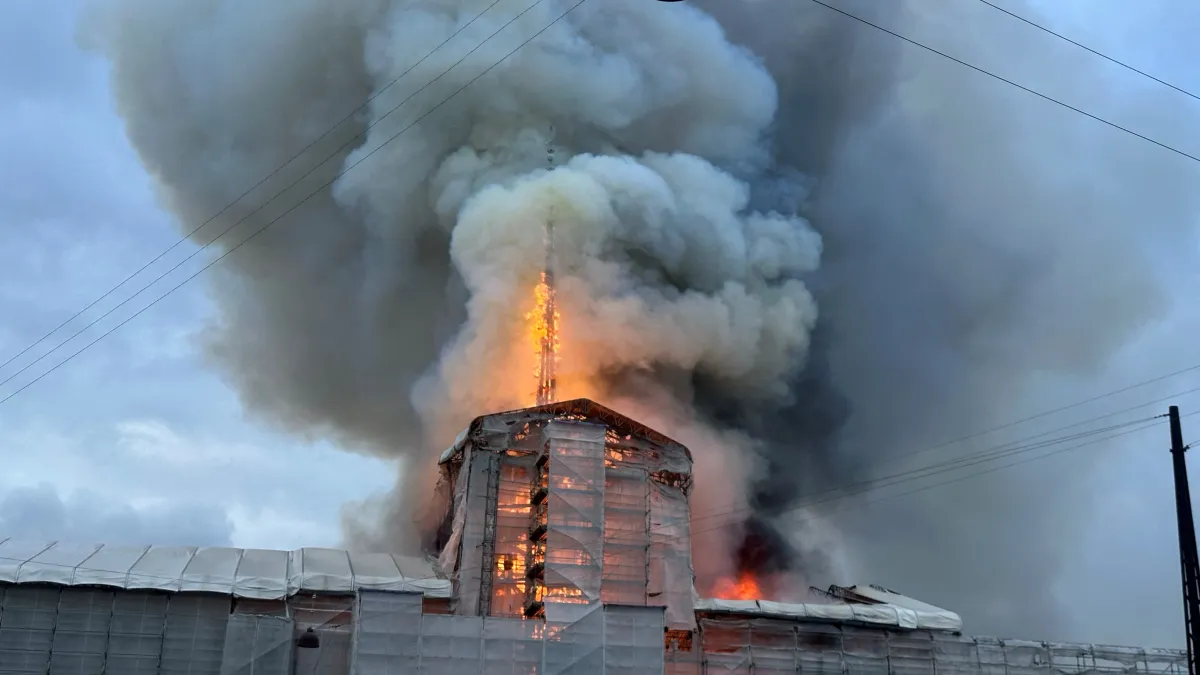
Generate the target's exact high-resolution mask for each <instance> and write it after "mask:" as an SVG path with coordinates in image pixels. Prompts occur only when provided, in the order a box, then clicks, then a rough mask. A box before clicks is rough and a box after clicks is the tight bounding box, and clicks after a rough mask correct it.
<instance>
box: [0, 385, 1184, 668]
mask: <svg viewBox="0 0 1200 675" xmlns="http://www.w3.org/2000/svg"><path fill="white" fill-rule="evenodd" d="M440 468H441V472H442V475H441V480H442V483H441V485H440V486H439V490H438V491H437V493H438V494H439V495H441V496H440V497H439V498H440V499H442V500H444V502H445V503H444V504H442V506H443V507H444V511H445V513H444V520H443V522H442V523H441V527H440V528H439V536H438V539H439V541H441V542H442V543H443V544H444V545H443V548H442V550H441V553H440V555H439V556H438V558H437V559H436V560H433V559H418V558H406V557H403V556H396V555H389V554H369V553H368V554H364V553H354V552H346V551H338V550H332V549H318V548H307V549H299V550H296V551H262V550H254V549H232V548H195V547H164V546H152V547H114V546H101V545H94V546H71V545H61V544H57V543H53V542H46V543H21V542H13V541H6V540H0V675H9V674H16V673H38V674H41V675H47V674H49V675H82V674H84V673H102V672H103V673H120V674H121V675H142V674H145V675H152V674H153V675H173V674H175V673H179V674H184V673H186V674H187V675H275V674H276V673H278V674H279V675H284V674H289V675H290V674H292V673H305V674H306V675H389V674H393V673H394V674H399V673H428V674H441V675H469V674H473V673H480V674H488V675H517V674H522V675H564V674H568V673H571V674H581V675H582V674H585V673H586V674H593V673H614V674H620V675H650V674H651V673H665V674H667V675H702V674H704V675H707V674H717V673H730V674H744V675H751V674H753V675H771V674H777V673H778V674H781V673H797V672H798V673H805V674H807V675H825V674H828V675H926V674H933V675H1091V674H1100V673H1123V674H1126V673H1128V674H1132V673H1138V674H1142V673H1144V674H1146V675H1150V674H1155V673H1179V674H1180V675H1182V674H1183V673H1184V672H1185V671H1186V667H1187V654H1186V653H1185V652H1182V651H1178V650H1154V649H1138V648H1131V647H1106V646H1096V645H1079V644H1057V643H1043V642H1028V641H1018V640H995V639H990V638H970V637H962V636H961V635H960V634H959V631H960V630H961V628H962V620H961V618H960V617H958V615H957V614H954V613H953V612H949V611H946V610H943V609H940V608H937V607H932V606H930V605H927V604H925V603H921V602H919V601H915V600H913V599H911V598H907V597H905V596H902V595H900V594H898V593H895V592H893V591H889V590H887V589H884V588H880V587H874V586H854V587H849V588H841V587H833V588H831V589H830V591H829V592H828V593H827V594H826V595H828V596H830V598H831V599H832V600H837V601H838V602H826V603H812V604H785V603H779V602H771V601H767V600H716V599H702V598H698V597H696V596H695V591H694V584H693V572H692V565H691V532H690V512H689V507H688V496H689V491H690V489H691V456H690V454H689V453H688V451H687V449H686V448H684V447H683V446H682V445H679V444H678V443H675V442H674V441H672V440H670V439H669V438H667V437H665V436H663V435H662V434H659V433H657V432H655V431H653V430H650V429H647V428H646V427H644V426H642V425H640V424H638V423H637V422H635V421H633V420H629V419H628V418H625V417H622V416H621V415H619V414H617V413H615V412H614V411H612V410H609V409H607V408H604V407H603V406H599V405H597V404H595V403H593V402H591V401H586V400H578V401H566V402H561V403H554V404H550V405H546V406H539V407H537V408H530V409H526V410H519V411H513V412H509V413H500V414H496V415H489V416H486V417H481V418H479V419H477V420H475V421H474V422H472V424H471V425H470V427H469V428H468V429H467V430H466V431H464V433H463V434H461V435H460V436H459V438H458V439H457V440H456V442H455V444H454V445H453V446H452V447H451V448H450V449H449V450H447V451H446V452H445V453H443V456H442V458H441V461H440Z"/></svg>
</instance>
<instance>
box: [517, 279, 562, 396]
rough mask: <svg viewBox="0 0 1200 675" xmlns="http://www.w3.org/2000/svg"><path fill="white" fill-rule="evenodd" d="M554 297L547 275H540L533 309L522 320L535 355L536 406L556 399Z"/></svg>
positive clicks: (556, 312) (556, 313) (555, 319)
mask: <svg viewBox="0 0 1200 675" xmlns="http://www.w3.org/2000/svg"><path fill="white" fill-rule="evenodd" d="M554 295H555V294H554V287H553V286H552V285H551V282H550V278H549V276H548V275H547V274H546V272H542V274H541V277H540V278H539V279H538V283H537V285H536V286H534V288H533V302H534V304H533V308H532V309H530V310H529V311H528V312H526V314H525V320H526V321H527V322H529V339H530V342H532V343H533V350H534V354H535V355H536V360H535V361H534V363H535V364H536V365H535V366H534V373H533V374H534V377H535V379H536V380H537V390H536V391H535V393H534V404H535V405H545V404H547V403H552V402H554V397H555V370H556V367H555V366H556V365H557V362H558V320H559V314H558V308H557V307H556V306H555V297H554Z"/></svg>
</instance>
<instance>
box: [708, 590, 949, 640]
mask: <svg viewBox="0 0 1200 675" xmlns="http://www.w3.org/2000/svg"><path fill="white" fill-rule="evenodd" d="M930 607H931V608H932V610H933V611H926V610H916V609H909V608H906V607H900V606H897V605H890V604H879V605H852V604H834V603H803V604H800V603H785V602H770V601H768V600H717V599H713V598H702V599H697V600H696V611H698V612H708V613H713V614H744V615H750V616H766V617H772V618H780V619H791V620H793V621H820V622H828V623H857V624H864V625H871V626H881V627H895V628H907V629H918V628H920V629H925V630H940V631H949V632H955V633H956V632H958V631H961V630H962V618H961V617H959V615H957V614H955V613H954V612H951V611H948V610H945V609H938V608H936V607H932V606H930Z"/></svg>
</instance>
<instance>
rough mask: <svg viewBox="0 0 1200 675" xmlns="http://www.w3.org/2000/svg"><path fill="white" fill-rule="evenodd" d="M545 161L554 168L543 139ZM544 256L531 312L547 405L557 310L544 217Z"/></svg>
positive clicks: (550, 225) (540, 397) (541, 398)
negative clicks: (535, 300) (534, 302)
mask: <svg viewBox="0 0 1200 675" xmlns="http://www.w3.org/2000/svg"><path fill="white" fill-rule="evenodd" d="M550 133H551V136H553V134H554V129H553V127H551V131H550ZM546 164H547V165H548V168H549V169H550V170H553V169H554V146H553V145H552V144H551V142H550V141H547V142H546ZM545 232H546V237H545V246H546V258H545V261H544V262H543V265H542V275H541V279H540V280H539V282H538V285H537V289H536V290H535V291H534V295H535V298H536V299H537V306H536V307H535V309H534V312H535V313H537V314H540V316H536V317H534V322H535V323H534V325H535V337H536V338H537V340H538V344H537V349H538V365H537V376H538V386H537V396H536V400H537V405H546V404H549V403H553V402H554V400H555V393H556V392H555V372H554V371H555V366H556V365H557V361H558V309H557V308H556V307H555V297H554V269H553V259H554V220H553V219H552V218H547V219H546V231H545Z"/></svg>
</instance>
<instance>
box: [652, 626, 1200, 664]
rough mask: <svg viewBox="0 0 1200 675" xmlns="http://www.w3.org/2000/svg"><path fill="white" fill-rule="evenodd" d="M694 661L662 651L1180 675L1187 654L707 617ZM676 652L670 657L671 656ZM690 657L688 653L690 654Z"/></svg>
mask: <svg viewBox="0 0 1200 675" xmlns="http://www.w3.org/2000/svg"><path fill="white" fill-rule="evenodd" d="M700 632H701V634H700V640H699V643H698V644H696V646H695V647H694V649H698V651H700V652H701V653H700V654H698V655H697V656H699V659H698V661H699V662H700V663H699V666H700V668H697V665H693V664H695V663H696V660H692V659H688V658H687V657H688V654H686V653H674V654H672V653H668V669H667V672H668V673H679V674H680V675H682V674H683V673H687V674H688V675H694V674H698V673H706V674H709V673H730V674H738V675H751V674H752V673H753V674H755V675H760V674H762V673H772V674H774V673H794V672H801V673H807V674H809V675H925V674H927V673H938V674H939V675H947V674H949V675H1073V674H1080V675H1083V674H1087V673H1097V672H1111V673H1129V672H1138V673H1186V672H1187V654H1186V652H1181V651H1175V650H1165V649H1159V650H1155V649H1137V648H1127V647H1104V646H1099V645H1095V646H1093V645H1083V644H1056V643H1043V642H1028V641H1023V640H996V639H993V638H971V637H962V636H959V635H956V634H953V633H945V632H940V631H924V630H915V631H891V630H881V629H879V628H870V627H862V626H838V625H834V624H820V623H804V622H793V621H781V620H775V619H765V618H736V617H720V618H714V617H706V618H704V619H702V620H701V621H700ZM673 657H674V658H673ZM693 658H694V657H693Z"/></svg>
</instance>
